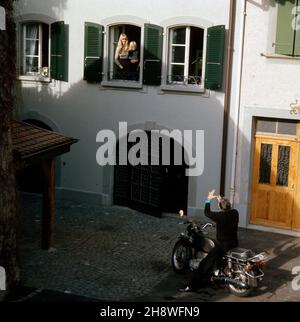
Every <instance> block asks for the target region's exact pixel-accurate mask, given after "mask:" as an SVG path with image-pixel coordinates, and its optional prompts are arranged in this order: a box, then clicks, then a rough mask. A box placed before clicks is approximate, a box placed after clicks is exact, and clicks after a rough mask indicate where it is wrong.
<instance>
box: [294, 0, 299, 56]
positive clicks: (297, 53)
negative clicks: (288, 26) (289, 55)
mask: <svg viewBox="0 0 300 322" xmlns="http://www.w3.org/2000/svg"><path fill="white" fill-rule="evenodd" d="M299 6H300V0H298V4H297V8H298V9H297V19H295V21H296V20H297V21H298V23H297V21H296V26H295V27H297V29H298V30H297V29H296V37H295V49H294V56H300V29H299V27H300V25H299V22H300V8H299Z"/></svg>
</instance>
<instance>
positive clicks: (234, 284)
mask: <svg viewBox="0 0 300 322" xmlns="http://www.w3.org/2000/svg"><path fill="white" fill-rule="evenodd" d="M185 224H187V234H184V233H181V234H180V235H179V237H178V240H177V242H176V243H175V245H174V248H173V252H172V266H173V269H174V271H175V272H176V273H185V272H187V271H188V270H190V271H193V270H196V269H197V268H198V266H199V264H200V262H201V261H202V260H203V259H204V258H205V257H206V256H207V254H208V253H209V251H210V250H211V249H212V248H213V247H215V243H214V241H213V240H212V239H211V238H208V237H207V236H206V235H207V234H208V233H207V232H206V231H205V230H206V229H207V228H208V227H212V226H213V225H212V224H211V223H206V224H205V225H203V226H202V227H200V226H199V225H197V224H196V223H194V222H193V221H187V222H185ZM266 260H267V254H266V253H265V252H262V253H259V254H255V253H254V252H253V251H252V250H251V249H244V248H234V249H231V250H229V251H228V252H227V253H226V254H224V256H223V258H222V260H221V261H220V264H219V265H218V266H219V267H215V268H214V269H213V270H212V274H211V281H212V282H213V283H214V284H218V283H221V284H222V285H225V286H226V287H227V288H228V290H229V291H230V293H232V294H234V295H235V296H239V297H246V296H248V295H250V293H252V291H253V289H255V288H257V287H258V286H259V282H260V281H261V280H262V279H263V277H264V273H263V271H262V267H263V266H264V265H265V264H266Z"/></svg>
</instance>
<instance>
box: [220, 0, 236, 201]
mask: <svg viewBox="0 0 300 322" xmlns="http://www.w3.org/2000/svg"><path fill="white" fill-rule="evenodd" d="M235 12H236V0H230V8H229V26H228V45H227V57H226V73H225V99H224V116H223V139H222V160H221V178H220V195H222V196H224V192H225V177H226V156H227V153H226V152H227V139H228V119H229V114H230V95H231V79H232V77H231V76H232V72H231V71H232V59H233V41H234V24H235Z"/></svg>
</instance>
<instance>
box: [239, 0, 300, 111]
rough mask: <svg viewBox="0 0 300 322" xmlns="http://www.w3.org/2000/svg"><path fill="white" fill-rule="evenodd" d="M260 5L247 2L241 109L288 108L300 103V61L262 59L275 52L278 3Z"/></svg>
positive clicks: (254, 1)
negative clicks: (296, 101) (297, 102)
mask: <svg viewBox="0 0 300 322" xmlns="http://www.w3.org/2000/svg"><path fill="white" fill-rule="evenodd" d="M261 3H262V1H261V0H253V1H247V17H246V30H245V48H244V61H243V85H242V93H243V95H242V106H245V105H247V106H256V107H258V106H261V107H269V108H282V109H289V107H290V103H293V102H295V100H298V101H300V86H299V77H298V75H299V73H300V60H297V59H295V60H287V59H282V58H276V59H274V58H266V57H263V56H261V53H263V54H272V53H274V47H272V43H273V42H275V35H276V17H277V7H276V5H275V1H273V0H269V1H264V3H265V6H262V5H261Z"/></svg>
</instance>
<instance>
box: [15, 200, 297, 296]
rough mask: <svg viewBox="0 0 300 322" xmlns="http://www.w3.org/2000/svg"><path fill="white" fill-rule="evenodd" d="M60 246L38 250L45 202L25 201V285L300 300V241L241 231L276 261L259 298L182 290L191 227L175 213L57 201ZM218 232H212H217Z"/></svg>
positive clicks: (244, 243)
mask: <svg viewBox="0 0 300 322" xmlns="http://www.w3.org/2000/svg"><path fill="white" fill-rule="evenodd" d="M56 217H57V220H56V228H55V245H54V249H51V250H50V251H45V250H41V248H40V241H41V236H40V231H41V200H40V199H39V198H37V197H36V196H34V195H26V196H25V198H24V201H23V214H22V220H21V222H22V233H21V237H22V242H21V249H20V252H21V268H22V280H23V282H24V284H25V285H27V286H30V287H34V288H41V289H49V290H54V291H59V292H62V293H65V294H74V295H80V296H86V297H89V298H93V299H99V300H107V301H171V302H173V301H188V302H190V301H191V302H192V301H237V300H238V301H241V300H243V301H299V300H300V291H298V292H296V291H294V290H293V289H292V286H291V282H292V280H293V278H295V276H293V275H292V269H293V267H295V266H300V260H299V259H300V238H294V237H290V236H284V235H279V234H273V233H265V232H258V231H254V230H246V229H240V231H239V238H240V246H241V247H248V248H252V249H254V250H256V251H263V250H266V251H268V252H269V255H270V262H269V265H268V267H267V268H266V269H265V273H266V276H265V279H264V281H263V285H262V287H261V289H259V290H258V292H256V293H255V295H254V296H252V297H250V298H246V299H239V298H236V297H233V296H231V295H229V293H228V292H227V290H225V289H211V288H209V289H204V290H200V291H198V292H197V293H178V292H177V289H178V288H179V287H180V286H182V285H183V284H184V283H185V279H186V278H187V277H186V276H176V275H175V274H174V272H173V270H172V267H171V262H170V259H171V253H172V248H173V245H174V243H175V241H176V239H177V237H178V234H179V232H182V231H184V230H185V226H184V225H182V219H180V218H179V217H177V216H175V215H166V216H163V217H162V218H156V217H152V216H149V215H145V214H142V213H139V212H137V211H134V210H130V209H128V208H123V207H117V206H113V207H100V206H95V205H89V204H83V203H76V202H72V201H66V200H60V201H57V215H56ZM211 233H212V234H213V233H214V232H213V231H212V232H211Z"/></svg>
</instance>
